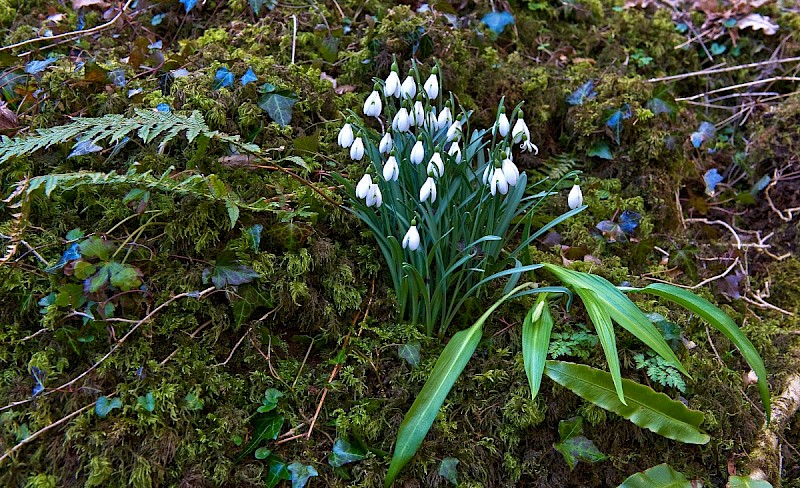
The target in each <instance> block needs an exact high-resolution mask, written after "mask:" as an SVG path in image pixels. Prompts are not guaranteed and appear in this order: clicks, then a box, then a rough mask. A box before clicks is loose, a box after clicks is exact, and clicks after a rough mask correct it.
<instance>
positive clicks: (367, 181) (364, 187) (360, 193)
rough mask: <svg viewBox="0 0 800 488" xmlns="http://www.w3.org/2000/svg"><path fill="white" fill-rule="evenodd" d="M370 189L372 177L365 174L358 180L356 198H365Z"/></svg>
mask: <svg viewBox="0 0 800 488" xmlns="http://www.w3.org/2000/svg"><path fill="white" fill-rule="evenodd" d="M371 187H372V176H370V175H369V173H366V174H365V175H364V176H362V177H361V180H359V182H358V185H356V196H357V197H358V198H367V193H369V190H370V188H371Z"/></svg>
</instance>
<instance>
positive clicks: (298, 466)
mask: <svg viewBox="0 0 800 488" xmlns="http://www.w3.org/2000/svg"><path fill="white" fill-rule="evenodd" d="M289 471H290V472H291V473H292V488H303V487H304V486H306V483H308V480H309V479H311V478H312V477H314V476H317V474H318V473H317V470H316V469H314V466H308V465H306V464H303V463H300V462H297V461H295V462H293V463H292V464H290V465H289Z"/></svg>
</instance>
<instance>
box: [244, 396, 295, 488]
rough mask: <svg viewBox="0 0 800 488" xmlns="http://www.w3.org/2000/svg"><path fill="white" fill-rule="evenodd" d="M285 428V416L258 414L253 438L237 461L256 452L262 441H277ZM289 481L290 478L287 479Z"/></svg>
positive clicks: (254, 423)
mask: <svg viewBox="0 0 800 488" xmlns="http://www.w3.org/2000/svg"><path fill="white" fill-rule="evenodd" d="M282 427H283V416H282V415H278V414H277V413H275V412H269V413H265V414H257V415H256V416H255V417H254V419H253V437H252V438H251V439H250V442H248V443H247V445H246V446H245V447H244V450H243V451H242V453H241V454H239V455H238V456H237V457H236V460H235V461H240V460H241V459H242V458H244V457H245V456H247V455H249V454H250V453H251V452H253V451H255V450H256V449H257V448H258V447H259V446H260V445H261V442H262V441H265V440H275V439H277V438H278V434H279V433H280V431H281V428H282ZM287 479H288V478H287Z"/></svg>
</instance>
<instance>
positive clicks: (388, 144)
mask: <svg viewBox="0 0 800 488" xmlns="http://www.w3.org/2000/svg"><path fill="white" fill-rule="evenodd" d="M392 147H393V142H392V134H391V133H390V132H389V131H386V134H384V135H383V138H382V139H381V142H380V144H378V151H380V153H381V154H389V153H390V152H391V151H392Z"/></svg>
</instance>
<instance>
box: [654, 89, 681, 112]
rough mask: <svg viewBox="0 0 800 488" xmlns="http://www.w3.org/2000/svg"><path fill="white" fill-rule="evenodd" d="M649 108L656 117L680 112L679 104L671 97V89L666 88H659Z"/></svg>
mask: <svg viewBox="0 0 800 488" xmlns="http://www.w3.org/2000/svg"><path fill="white" fill-rule="evenodd" d="M647 108H648V109H649V110H650V111H651V112H653V113H654V114H655V115H658V114H670V115H674V114H675V113H677V112H678V104H677V103H675V98H673V97H672V96H671V95H670V93H669V88H667V87H666V86H663V87H660V88H657V89H656V90H655V91H654V92H653V98H652V99H650V100H649V101H648V102H647Z"/></svg>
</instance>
